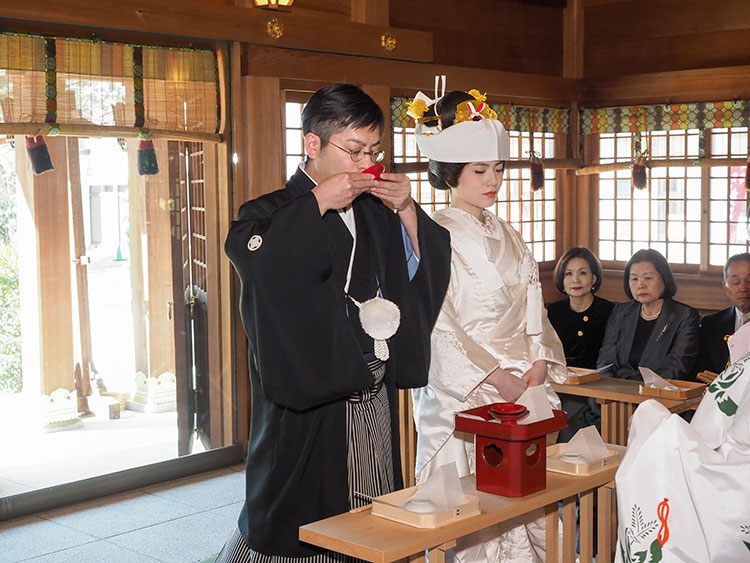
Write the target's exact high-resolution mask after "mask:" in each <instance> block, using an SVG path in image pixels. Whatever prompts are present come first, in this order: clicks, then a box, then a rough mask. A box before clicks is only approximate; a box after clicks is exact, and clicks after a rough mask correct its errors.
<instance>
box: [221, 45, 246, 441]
mask: <svg viewBox="0 0 750 563" xmlns="http://www.w3.org/2000/svg"><path fill="white" fill-rule="evenodd" d="M227 66H228V70H227V72H228V73H229V96H230V98H229V99H230V104H231V111H230V116H229V118H230V124H231V130H230V135H231V136H230V142H231V146H230V150H229V153H230V154H229V155H228V157H229V158H230V159H231V165H230V166H229V169H230V170H231V171H232V174H231V178H232V181H231V184H230V186H229V193H228V194H227V198H228V199H227V201H226V205H227V206H228V210H227V213H228V216H229V219H234V217H235V216H236V214H237V210H238V209H239V208H240V205H242V203H244V202H245V201H246V200H247V199H248V198H247V194H248V191H249V190H248V186H247V174H248V170H247V161H248V158H247V147H246V141H245V127H246V124H245V119H244V116H245V97H244V95H243V90H244V88H243V82H242V44H240V43H239V42H237V41H235V42H234V43H232V44H231V45H230V46H229V61H228V65H227ZM224 221H225V222H224V223H223V224H222V225H221V227H220V230H219V232H220V233H221V236H226V233H227V232H228V231H229V223H228V221H227V219H226V218H225V219H224ZM233 270H234V268H232V266H231V264H230V263H229V260H228V259H227V258H226V257H224V259H223V260H222V272H225V273H226V274H227V275H226V276H225V277H222V287H221V295H222V298H223V299H224V301H222V305H223V306H224V307H225V309H226V310H227V311H228V314H227V317H226V318H227V321H228V322H231V327H230V333H229V334H228V335H227V336H228V339H227V342H225V343H224V344H225V346H229V348H230V349H229V350H227V352H228V353H227V356H225V357H226V358H231V360H232V370H233V373H235V374H236V377H234V381H236V385H237V387H236V392H235V393H234V400H235V403H234V408H235V409H236V412H237V418H236V426H235V433H236V434H235V438H236V439H237V440H238V441H239V442H240V443H241V444H242V452H243V455H247V445H248V439H249V437H250V377H249V375H248V357H247V337H246V336H245V329H244V328H243V326H242V322H241V320H240V314H239V307H238V303H239V298H238V297H239V294H240V280H239V278H238V277H237V276H236V275H234V271H233ZM227 299H229V302H228V303H227ZM230 377H231V374H230ZM227 389H230V387H227V388H226V389H225V397H226V390H227ZM230 396H231V395H230ZM225 404H226V405H229V404H231V403H229V402H227V403H225Z"/></svg>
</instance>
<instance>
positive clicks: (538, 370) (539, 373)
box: [521, 360, 547, 387]
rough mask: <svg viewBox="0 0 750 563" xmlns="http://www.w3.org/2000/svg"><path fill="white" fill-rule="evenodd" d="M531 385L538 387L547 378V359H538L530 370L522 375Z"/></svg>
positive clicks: (527, 383)
mask: <svg viewBox="0 0 750 563" xmlns="http://www.w3.org/2000/svg"><path fill="white" fill-rule="evenodd" d="M521 379H523V380H524V381H525V382H526V385H528V386H529V387H536V386H537V385H541V384H542V383H544V380H545V379H547V362H546V361H545V360H537V361H536V362H534V363H533V364H532V365H531V367H530V368H529V370H528V371H527V372H526V373H524V374H523V376H522V377H521Z"/></svg>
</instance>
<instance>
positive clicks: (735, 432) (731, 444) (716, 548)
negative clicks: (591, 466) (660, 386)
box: [615, 354, 750, 563]
mask: <svg viewBox="0 0 750 563" xmlns="http://www.w3.org/2000/svg"><path fill="white" fill-rule="evenodd" d="M615 481H616V483H617V520H618V526H619V534H618V536H619V537H618V546H617V557H616V561H617V562H618V563H633V562H644V563H730V562H732V563H734V562H735V561H736V562H739V561H750V354H749V355H747V356H745V357H743V358H742V359H740V360H738V361H737V362H735V363H734V364H732V365H731V366H730V367H728V368H727V369H726V370H724V371H723V372H722V373H721V374H720V375H719V376H718V377H717V378H716V379H715V380H714V382H713V383H712V384H711V385H709V387H708V390H707V391H706V394H705V395H704V396H703V399H702V400H701V403H700V405H699V406H698V410H697V411H696V413H695V416H693V420H692V421H691V422H690V424H688V423H687V422H685V421H684V420H683V419H682V418H680V417H679V416H678V415H676V414H672V413H670V412H669V411H668V410H667V408H666V407H664V406H663V405H661V404H660V403H658V402H656V401H646V402H644V403H642V404H641V405H640V406H639V407H638V409H637V410H636V411H635V413H634V414H633V418H632V422H631V425H630V435H629V437H628V451H627V453H626V454H625V457H624V459H623V460H622V462H621V463H620V468H619V469H618V470H617V475H616V478H615Z"/></svg>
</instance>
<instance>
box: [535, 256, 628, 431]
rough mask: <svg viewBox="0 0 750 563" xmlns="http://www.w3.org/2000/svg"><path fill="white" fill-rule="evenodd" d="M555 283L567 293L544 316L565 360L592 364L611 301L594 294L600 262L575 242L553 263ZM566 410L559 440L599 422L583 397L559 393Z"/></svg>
mask: <svg viewBox="0 0 750 563" xmlns="http://www.w3.org/2000/svg"><path fill="white" fill-rule="evenodd" d="M553 279H554V282H555V287H556V288H557V291H559V292H560V293H564V294H567V297H566V298H564V299H560V300H559V301H555V302H554V303H552V304H551V305H549V306H548V307H547V316H548V317H549V320H550V322H551V323H552V326H553V327H555V330H556V331H557V335H558V336H559V337H560V340H561V341H562V344H563V348H564V349H565V363H566V364H567V365H569V366H574V367H580V368H595V367H596V359H597V357H598V356H599V349H600V348H601V347H602V339H603V338H604V329H605V328H606V326H607V319H608V318H609V314H610V312H611V311H612V307H614V303H612V302H611V301H607V300H606V299H602V298H601V297H597V296H596V295H594V294H595V293H596V290H598V289H599V287H600V286H601V284H602V266H601V264H600V263H599V260H598V259H597V257H596V256H594V253H593V252H591V251H590V250H589V249H588V248H585V247H580V246H576V247H573V248H571V249H570V250H568V251H567V252H566V253H565V254H563V256H562V258H560V260H558V262H557V265H556V266H555V272H554V275H553ZM560 399H561V400H562V407H563V410H564V411H565V412H566V413H568V427H567V428H566V429H564V430H562V431H561V432H560V434H559V437H558V441H561V442H567V441H569V440H570V438H572V437H573V435H574V434H575V433H576V432H577V431H578V430H579V429H581V428H584V427H586V426H590V425H592V424H594V425H597V426H598V424H599V416H598V415H597V414H596V413H595V412H594V410H592V409H591V408H590V407H589V405H588V402H587V400H586V398H585V397H578V396H576V395H565V394H563V395H560Z"/></svg>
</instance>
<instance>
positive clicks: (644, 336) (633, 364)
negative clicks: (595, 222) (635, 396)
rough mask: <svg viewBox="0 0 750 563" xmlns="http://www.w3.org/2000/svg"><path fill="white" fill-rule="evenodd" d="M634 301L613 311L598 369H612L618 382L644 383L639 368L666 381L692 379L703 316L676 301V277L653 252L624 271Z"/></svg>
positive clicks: (641, 253)
mask: <svg viewBox="0 0 750 563" xmlns="http://www.w3.org/2000/svg"><path fill="white" fill-rule="evenodd" d="M624 286H625V293H626V294H627V296H628V297H629V298H630V301H626V302H625V303H618V304H617V305H615V308H614V309H613V310H612V314H611V315H610V316H609V322H608V323H607V330H606V332H605V334H604V342H603V343H602V349H601V351H600V352H599V358H598V359H597V366H599V367H602V366H604V365H607V364H612V365H613V366H614V368H615V370H616V377H620V378H623V379H635V380H638V381H643V378H642V377H641V374H640V372H639V371H638V367H639V366H645V367H648V368H650V369H652V370H653V371H655V372H656V373H657V374H659V375H660V376H662V377H664V378H666V379H688V378H689V377H690V373H691V371H692V369H693V364H694V363H695V359H696V356H697V355H698V348H699V346H698V327H699V324H700V315H699V314H698V311H696V310H695V309H693V308H692V307H690V306H688V305H684V304H682V303H678V302H677V301H674V300H673V299H672V297H673V296H674V294H675V293H677V286H676V284H675V281H674V276H673V275H672V271H671V270H670V268H669V264H668V263H667V261H666V259H665V258H664V256H662V255H661V254H659V252H657V251H656V250H653V249H650V248H649V249H643V250H639V251H638V252H636V253H635V254H634V255H633V257H632V258H631V259H630V261H629V262H628V264H627V266H625V280H624Z"/></svg>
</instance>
